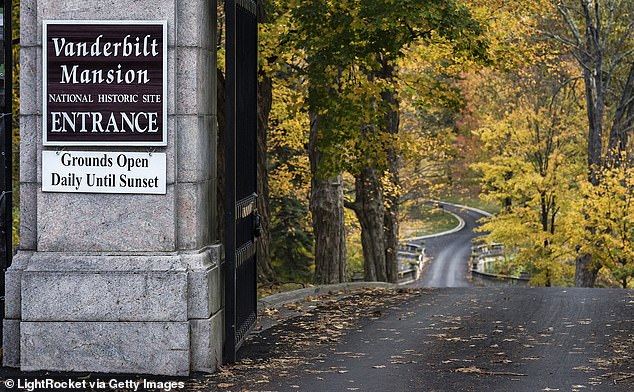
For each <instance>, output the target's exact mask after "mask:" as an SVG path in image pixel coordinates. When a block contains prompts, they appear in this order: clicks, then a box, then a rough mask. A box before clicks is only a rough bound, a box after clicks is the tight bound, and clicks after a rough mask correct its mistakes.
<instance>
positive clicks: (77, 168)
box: [42, 150, 167, 195]
mask: <svg viewBox="0 0 634 392" xmlns="http://www.w3.org/2000/svg"><path fill="white" fill-rule="evenodd" d="M166 168H167V154H166V153H164V152H162V153H157V152H154V153H148V152H132V151H128V152H123V151H75V150H73V151H66V150H65V151H50V150H49V151H42V192H52V193H109V194H134V195H165V194H166V192H167V173H166V172H167V170H166ZM91 182H92V184H91ZM122 183H123V185H121V184H122Z"/></svg>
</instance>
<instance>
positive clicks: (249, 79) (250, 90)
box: [224, 0, 259, 362]
mask: <svg viewBox="0 0 634 392" xmlns="http://www.w3.org/2000/svg"><path fill="white" fill-rule="evenodd" d="M225 17H226V29H227V32H226V37H227V42H226V90H225V99H226V101H225V102H226V103H225V104H226V107H225V121H226V130H225V184H226V188H225V347H224V349H225V350H224V357H225V362H234V361H235V358H236V352H237V350H238V348H240V345H241V344H242V342H243V341H244V338H245V337H246V335H247V334H248V333H249V331H250V330H251V328H252V327H253V326H254V325H255V322H256V318H257V286H256V259H257V252H256V244H255V241H256V237H257V235H258V233H259V217H258V214H257V208H256V202H257V198H258V195H257V177H256V175H257V174H256V173H257V66H258V64H257V49H258V47H257V39H258V37H257V31H258V30H257V29H258V26H257V3H256V1H254V0H226V2H225Z"/></svg>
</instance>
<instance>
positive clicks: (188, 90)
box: [176, 47, 215, 115]
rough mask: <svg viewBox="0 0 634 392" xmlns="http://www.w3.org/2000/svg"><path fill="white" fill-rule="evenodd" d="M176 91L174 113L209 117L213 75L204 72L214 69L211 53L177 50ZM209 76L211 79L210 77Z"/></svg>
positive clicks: (213, 59) (196, 49)
mask: <svg viewBox="0 0 634 392" xmlns="http://www.w3.org/2000/svg"><path fill="white" fill-rule="evenodd" d="M176 66H177V68H178V72H177V75H178V86H177V88H178V91H176V113H177V114H195V115H209V114H215V108H213V109H212V104H213V103H214V102H213V97H215V95H212V94H214V93H213V92H212V90H213V89H214V88H215V87H214V75H215V74H213V75H210V73H209V72H208V71H206V70H213V69H215V56H214V55H213V53H212V51H210V50H205V49H199V48H188V47H180V48H178V59H177V64H176ZM210 76H211V77H210Z"/></svg>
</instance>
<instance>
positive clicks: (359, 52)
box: [13, 0, 634, 288]
mask: <svg viewBox="0 0 634 392" xmlns="http://www.w3.org/2000/svg"><path fill="white" fill-rule="evenodd" d="M222 3H223V2H222V1H219V2H218V15H219V17H218V24H219V26H218V29H219V30H218V31H220V32H222V28H223V4H222ZM19 6H20V2H19V1H14V3H13V15H14V26H13V30H14V56H15V64H16V66H15V67H14V79H13V80H14V85H15V87H16V88H15V89H14V90H15V91H14V105H13V106H14V111H16V112H17V110H18V108H19V87H18V86H19V66H18V65H17V64H19V61H18V49H19V39H18V38H17V37H19ZM258 18H259V27H260V28H259V44H260V52H259V86H258V95H259V106H258V151H259V157H258V159H259V165H258V166H259V168H258V177H259V179H258V182H259V183H258V191H259V192H258V193H259V194H260V196H261V197H260V198H259V201H258V210H259V212H260V214H261V215H262V224H263V235H262V237H261V238H260V240H259V241H258V255H259V256H258V257H259V259H258V281H259V283H260V284H261V285H263V286H267V285H268V286H270V285H273V284H279V283H284V282H299V283H302V284H306V283H314V284H328V283H337V282H345V281H349V280H350V279H351V278H352V276H353V274H355V273H357V274H362V275H363V277H364V279H365V280H366V281H386V282H395V281H396V280H397V257H396V249H397V247H398V245H399V242H400V241H402V240H403V238H404V234H403V233H404V232H405V230H404V226H406V224H407V222H408V221H409V220H411V218H412V215H423V218H425V215H428V214H433V213H434V211H432V210H431V209H424V208H421V206H423V204H424V203H425V202H427V201H429V200H452V201H459V202H460V203H462V204H466V205H474V204H477V205H478V206H485V207H484V208H485V209H487V210H489V211H490V212H493V213H494V216H493V217H492V218H490V219H488V220H487V221H486V222H484V224H483V226H482V231H483V232H484V233H486V235H485V236H484V237H483V241H485V242H487V243H499V244H502V245H503V246H504V247H505V249H506V250H507V251H508V252H509V254H510V257H509V260H510V261H509V264H510V265H509V266H508V268H511V269H516V270H517V269H520V270H522V271H526V272H528V273H530V275H531V276H532V279H531V284H532V285H536V286H578V287H623V288H627V287H630V288H631V287H634V279H633V277H634V176H633V174H634V153H633V151H632V137H631V135H632V132H633V126H634V31H633V30H634V2H631V1H629V0H486V1H485V0H428V1H420V0H398V1H396V0H337V1H331V0H301V1H300V0H258ZM223 39H224V37H223V35H222V34H219V35H218V40H217V43H218V70H217V75H218V82H219V83H218V96H219V98H220V99H219V100H218V112H219V113H220V114H221V113H222V110H223V105H224V102H223V100H222V96H223V87H224V86H223V82H224V70H223V62H224V58H223V53H224V42H223ZM18 118H19V115H18V113H16V115H15V116H14V124H15V126H14V131H15V141H16V143H15V145H14V162H19V151H18V142H19V129H18V128H19V127H18ZM218 121H219V129H221V130H222V129H223V121H224V120H223V116H222V115H220V116H219V120H218ZM219 143H220V146H222V133H221V135H220V140H219ZM17 166H18V165H17V164H16V165H15V166H14V178H15V179H16V186H17V177H18V168H17ZM221 186H222V182H221V183H220V184H219V192H222V190H221V189H220V187H221ZM14 194H16V195H18V194H19V193H17V192H14ZM17 199H18V197H15V198H14V204H15V205H16V206H17V204H18V203H19V200H17ZM14 220H15V221H16V223H15V225H14V226H15V227H18V226H19V224H18V220H19V214H18V213H17V207H16V208H14ZM14 230H17V229H14ZM18 238H19V237H18V234H17V232H16V233H15V234H14V243H18Z"/></svg>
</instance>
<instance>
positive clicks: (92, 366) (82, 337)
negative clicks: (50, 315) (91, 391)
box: [20, 322, 190, 376]
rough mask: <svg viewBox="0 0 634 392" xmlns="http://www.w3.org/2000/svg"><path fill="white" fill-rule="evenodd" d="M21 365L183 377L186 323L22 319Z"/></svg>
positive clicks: (187, 341) (186, 357)
mask: <svg viewBox="0 0 634 392" xmlns="http://www.w3.org/2000/svg"><path fill="white" fill-rule="evenodd" d="M20 328H21V342H20V352H21V360H22V363H21V369H22V370H23V371H35V370H44V369H46V370H53V371H82V372H109V373H110V372H111V373H141V374H163V375H171V376H187V375H188V374H189V368H190V334H189V323H188V322H150V323H147V322H116V323H109V322H22V323H21V324H20Z"/></svg>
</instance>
